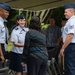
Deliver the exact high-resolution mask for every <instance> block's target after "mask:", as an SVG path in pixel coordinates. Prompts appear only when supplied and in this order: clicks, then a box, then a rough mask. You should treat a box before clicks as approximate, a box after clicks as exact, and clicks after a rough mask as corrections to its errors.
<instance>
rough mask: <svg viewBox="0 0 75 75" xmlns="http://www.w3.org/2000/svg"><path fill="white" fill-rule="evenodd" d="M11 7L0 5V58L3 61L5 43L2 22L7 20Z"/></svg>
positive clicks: (4, 4)
mask: <svg viewBox="0 0 75 75" xmlns="http://www.w3.org/2000/svg"><path fill="white" fill-rule="evenodd" d="M10 10H11V7H10V6H9V5H8V4H7V3H4V2H1V3H0V58H1V59H2V61H4V57H5V47H4V45H5V42H6V34H5V25H4V21H5V19H7V18H8V16H9V12H10Z"/></svg>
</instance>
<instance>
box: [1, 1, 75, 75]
mask: <svg viewBox="0 0 75 75" xmlns="http://www.w3.org/2000/svg"><path fill="white" fill-rule="evenodd" d="M10 10H11V7H10V6H9V5H8V4H7V3H3V2H2V3H0V61H2V63H4V61H5V60H6V46H7V44H8V39H9V35H8V28H7V26H6V22H7V20H6V19H7V18H8V16H9V12H10ZM64 10H65V12H64V15H65V18H64V19H62V21H61V24H62V28H59V27H58V26H57V25H56V21H55V18H54V17H50V18H49V23H50V26H49V27H48V28H47V29H46V30H42V28H41V22H40V18H39V17H38V16H33V17H32V18H31V20H30V24H29V27H26V23H27V22H26V19H25V16H24V15H23V14H20V15H19V16H18V17H17V19H16V22H17V23H16V25H14V26H13V27H12V30H11V36H10V41H11V42H12V43H13V45H12V50H11V52H10V63H9V68H10V69H11V70H13V71H15V75H23V66H24V64H25V63H26V64H27V75H46V73H47V66H48V60H50V59H51V53H50V51H51V50H53V49H55V51H56V50H57V54H56V56H55V59H56V61H57V62H58V55H59V53H60V54H61V56H62V57H64V67H65V68H64V70H65V75H74V73H75V4H73V3H69V4H65V5H64ZM61 43H62V44H61ZM60 46H62V47H60ZM57 47H58V48H57ZM53 55H54V54H53Z"/></svg>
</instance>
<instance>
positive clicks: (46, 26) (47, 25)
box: [41, 23, 50, 30]
mask: <svg viewBox="0 0 75 75" xmlns="http://www.w3.org/2000/svg"><path fill="white" fill-rule="evenodd" d="M41 26H42V29H44V30H45V29H46V28H48V27H49V26H50V24H45V23H41Z"/></svg>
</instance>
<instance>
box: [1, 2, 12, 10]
mask: <svg viewBox="0 0 75 75" xmlns="http://www.w3.org/2000/svg"><path fill="white" fill-rule="evenodd" d="M0 8H2V9H5V10H6V11H10V10H11V7H10V6H9V5H8V4H7V3H4V2H1V3H0Z"/></svg>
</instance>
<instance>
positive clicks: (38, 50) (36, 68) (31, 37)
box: [23, 16, 48, 75]
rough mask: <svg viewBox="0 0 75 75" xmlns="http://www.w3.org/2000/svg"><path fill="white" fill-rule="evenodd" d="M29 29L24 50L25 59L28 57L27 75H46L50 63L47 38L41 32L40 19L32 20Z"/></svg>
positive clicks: (34, 17)
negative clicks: (48, 62)
mask: <svg viewBox="0 0 75 75" xmlns="http://www.w3.org/2000/svg"><path fill="white" fill-rule="evenodd" d="M29 28H30V30H29V31H28V32H27V33H26V36H25V44H24V49H23V57H25V58H26V57H27V59H26V60H27V75H46V72H47V61H48V53H47V48H46V36H45V33H44V32H43V31H42V30H41V23H40V19H39V17H37V16H33V17H32V18H31V20H30V25H29Z"/></svg>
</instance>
